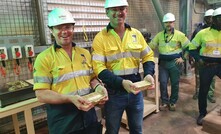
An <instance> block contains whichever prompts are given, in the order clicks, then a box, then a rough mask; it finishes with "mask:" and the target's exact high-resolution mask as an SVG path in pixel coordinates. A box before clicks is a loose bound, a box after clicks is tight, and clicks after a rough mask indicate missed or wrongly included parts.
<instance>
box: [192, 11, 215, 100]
mask: <svg viewBox="0 0 221 134" xmlns="http://www.w3.org/2000/svg"><path fill="white" fill-rule="evenodd" d="M213 12H214V10H213V9H209V10H207V11H206V12H205V14H204V22H205V23H200V24H199V25H198V26H197V28H196V30H195V31H194V32H193V35H192V37H191V40H192V39H193V38H194V37H195V36H196V34H197V33H198V32H199V31H200V30H202V29H205V28H207V27H210V26H211V25H212V16H213ZM190 59H192V58H190ZM191 63H193V64H194V66H195V70H194V71H195V81H196V89H195V91H196V92H195V94H194V95H193V99H194V100H196V99H197V98H198V94H199V86H200V85H199V84H200V83H199V63H198V62H191ZM214 90H215V78H213V80H212V83H211V84H210V89H209V92H208V96H207V99H208V100H209V101H210V102H211V103H215V102H216V99H215V97H214Z"/></svg>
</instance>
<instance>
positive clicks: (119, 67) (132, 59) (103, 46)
mask: <svg viewBox="0 0 221 134" xmlns="http://www.w3.org/2000/svg"><path fill="white" fill-rule="evenodd" d="M92 48H93V52H92V55H93V61H92V63H93V70H94V72H95V74H96V75H98V74H99V73H100V72H101V71H103V70H105V69H108V70H109V71H111V72H113V73H114V74H115V75H130V74H137V73H139V64H140V61H142V63H145V62H147V61H154V57H153V54H154V53H153V51H152V50H151V48H150V47H149V46H148V45H147V43H146V41H145V40H144V38H143V36H142V34H141V33H140V32H139V31H138V30H136V29H134V28H126V31H125V33H124V37H123V39H122V40H121V38H120V37H119V36H118V34H117V33H116V32H115V31H114V29H110V30H108V31H107V29H106V28H104V29H103V30H102V31H100V32H99V33H98V34H97V35H96V37H95V38H94V41H93V45H92Z"/></svg>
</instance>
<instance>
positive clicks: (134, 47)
mask: <svg viewBox="0 0 221 134" xmlns="http://www.w3.org/2000/svg"><path fill="white" fill-rule="evenodd" d="M126 50H129V51H141V50H142V45H141V44H137V43H136V44H135V43H128V44H127V46H126Z"/></svg>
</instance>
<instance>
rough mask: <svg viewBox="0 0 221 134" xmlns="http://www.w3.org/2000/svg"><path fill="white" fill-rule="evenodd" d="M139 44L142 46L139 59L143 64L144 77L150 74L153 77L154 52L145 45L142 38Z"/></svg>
mask: <svg viewBox="0 0 221 134" xmlns="http://www.w3.org/2000/svg"><path fill="white" fill-rule="evenodd" d="M140 42H141V44H142V45H143V48H144V49H143V50H142V52H141V58H142V63H143V70H144V76H146V75H148V74H150V75H152V76H153V74H154V66H155V63H154V52H153V50H152V49H151V48H150V47H149V46H148V45H147V44H146V41H145V39H144V38H143V36H141V38H140Z"/></svg>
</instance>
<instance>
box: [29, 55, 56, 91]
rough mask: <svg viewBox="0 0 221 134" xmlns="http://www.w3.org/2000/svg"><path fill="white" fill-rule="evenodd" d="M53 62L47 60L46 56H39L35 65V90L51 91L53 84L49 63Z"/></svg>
mask: <svg viewBox="0 0 221 134" xmlns="http://www.w3.org/2000/svg"><path fill="white" fill-rule="evenodd" d="M49 62H51V61H49V60H48V59H46V56H42V55H38V56H37V58H36V60H35V63H34V72H33V79H34V88H33V89H34V90H38V89H50V88H51V83H52V74H51V73H50V70H51V69H50V67H49V65H48V63H49Z"/></svg>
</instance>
